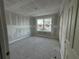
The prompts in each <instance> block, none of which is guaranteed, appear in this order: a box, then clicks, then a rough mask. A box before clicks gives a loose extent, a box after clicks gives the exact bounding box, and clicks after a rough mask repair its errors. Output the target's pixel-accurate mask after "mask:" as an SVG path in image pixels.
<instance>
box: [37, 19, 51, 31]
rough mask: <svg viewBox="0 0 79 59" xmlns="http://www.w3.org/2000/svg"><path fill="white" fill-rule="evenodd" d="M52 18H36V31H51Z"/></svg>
mask: <svg viewBox="0 0 79 59" xmlns="http://www.w3.org/2000/svg"><path fill="white" fill-rule="evenodd" d="M51 24H52V18H44V19H43V18H41V19H37V31H45V32H51Z"/></svg>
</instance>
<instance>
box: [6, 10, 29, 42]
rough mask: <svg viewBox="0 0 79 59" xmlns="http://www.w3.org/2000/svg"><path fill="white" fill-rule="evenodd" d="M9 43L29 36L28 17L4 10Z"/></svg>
mask: <svg viewBox="0 0 79 59" xmlns="http://www.w3.org/2000/svg"><path fill="white" fill-rule="evenodd" d="M6 23H7V30H8V39H9V43H12V42H14V41H16V40H18V39H22V38H24V37H29V36H30V22H29V17H25V16H22V15H19V14H16V13H12V12H9V11H6Z"/></svg>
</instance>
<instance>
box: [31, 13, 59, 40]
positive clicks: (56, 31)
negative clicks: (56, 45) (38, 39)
mask: <svg viewBox="0 0 79 59" xmlns="http://www.w3.org/2000/svg"><path fill="white" fill-rule="evenodd" d="M45 17H52V28H51V30H52V31H51V32H41V31H40V32H39V31H37V30H36V27H37V24H36V20H37V19H38V18H45ZM58 18H59V16H58V13H56V14H53V15H46V16H38V17H32V18H31V28H32V30H31V32H32V35H35V36H42V37H47V38H55V39H58V38H59V22H60V20H59V19H58ZM32 20H33V21H32Z"/></svg>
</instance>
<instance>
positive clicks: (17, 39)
mask: <svg viewBox="0 0 79 59" xmlns="http://www.w3.org/2000/svg"><path fill="white" fill-rule="evenodd" d="M28 37H30V35H29V36H28ZM28 37H27V36H23V37H21V38H18V39H16V40H13V41H10V42H9V44H12V43H15V42H16V41H19V40H22V39H24V38H28Z"/></svg>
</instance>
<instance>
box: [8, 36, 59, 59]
mask: <svg viewBox="0 0 79 59" xmlns="http://www.w3.org/2000/svg"><path fill="white" fill-rule="evenodd" d="M54 57H56V59H60V53H59V43H58V41H57V40H55V39H48V38H42V37H30V38H26V39H23V40H20V41H17V42H15V43H13V44H10V59H55V58H54Z"/></svg>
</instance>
